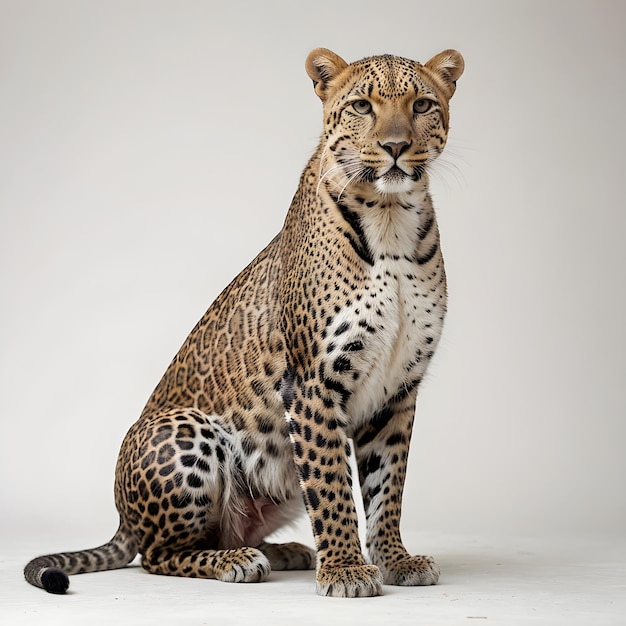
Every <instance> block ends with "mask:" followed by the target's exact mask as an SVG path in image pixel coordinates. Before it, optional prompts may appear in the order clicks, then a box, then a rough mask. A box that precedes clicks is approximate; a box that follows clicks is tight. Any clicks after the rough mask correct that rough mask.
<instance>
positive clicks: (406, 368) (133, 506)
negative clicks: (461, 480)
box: [24, 48, 464, 597]
mask: <svg viewBox="0 0 626 626" xmlns="http://www.w3.org/2000/svg"><path fill="white" fill-rule="evenodd" d="M305 67H306V72H307V74H308V77H309V78H310V79H311V80H312V83H313V89H314V91H315V93H316V94H317V96H318V97H319V98H320V100H321V103H322V110H323V130H322V133H321V136H320V140H319V144H318V146H317V148H316V149H315V151H314V152H313V154H312V156H311V158H310V160H309V162H308V164H307V165H306V167H305V168H304V171H303V172H302V175H301V177H300V181H299V185H298V187H297V190H296V192H295V195H294V197H293V200H292V202H291V205H290V207H289V209H288V211H287V214H286V218H285V221H284V224H283V226H282V229H281V230H280V232H279V234H278V235H277V236H276V237H275V238H274V239H273V240H272V241H271V242H270V243H269V244H268V245H267V247H266V248H265V249H264V250H263V251H262V252H261V253H260V254H259V255H258V256H257V257H256V258H255V259H254V260H253V261H252V262H251V263H250V264H249V265H248V266H247V267H246V268H245V269H244V270H243V271H241V273H240V274H239V275H238V276H237V277H236V278H235V279H234V280H233V281H232V282H231V283H230V284H229V285H228V286H227V287H226V288H225V289H224V290H223V291H222V292H221V294H220V295H219V296H218V297H217V298H216V300H215V301H214V302H213V303H212V304H211V305H210V307H209V308H208V310H207V312H206V313H205V314H204V316H203V317H202V318H201V319H200V321H199V322H198V323H197V325H196V326H195V327H194V328H193V330H192V331H191V333H190V334H189V336H188V337H187V339H186V340H185V342H184V343H183V345H182V347H181V348H180V351H179V352H178V353H177V354H176V356H175V357H174V359H173V360H172V362H171V364H170V365H169V367H168V368H167V370H166V372H165V374H164V375H163V377H162V379H161V380H160V382H159V383H158V385H157V386H156V388H155V390H154V392H153V393H152V395H151V397H150V398H149V400H148V402H147V404H146V406H145V408H144V410H143V412H142V413H141V415H140V417H139V419H138V420H137V422H136V423H135V424H134V425H133V426H132V427H131V428H130V430H129V431H128V433H127V434H126V436H125V438H124V440H123V443H122V445H121V449H120V453H119V457H118V460H117V465H116V471H115V485H114V494H115V505H116V508H117V511H118V512H119V527H118V530H117V532H116V533H115V535H114V536H113V538H112V539H111V540H110V541H109V542H108V543H106V544H104V545H102V546H100V547H97V548H94V549H89V550H83V551H74V552H64V553H58V554H51V555H47V556H41V557H38V558H35V559H33V560H32V561H30V562H29V563H28V564H27V565H26V567H25V569H24V575H25V578H26V580H27V581H28V582H29V583H31V584H32V585H35V586H37V587H40V588H43V589H45V590H46V591H48V592H51V593H59V594H63V593H65V592H66V591H67V590H68V587H69V576H70V575H73V574H79V573H84V572H95V571H103V570H110V569H115V568H122V567H125V566H127V565H128V564H129V563H131V562H132V561H133V560H134V559H135V558H136V557H137V555H140V556H141V559H140V562H141V566H142V567H143V568H144V570H146V571H147V572H149V573H154V574H162V575H170V576H182V577H190V578H204V579H216V580H219V581H225V582H261V581H264V580H266V579H267V577H268V576H269V575H270V573H271V571H272V570H276V571H281V570H315V583H316V587H315V588H316V592H317V593H318V594H319V595H321V596H332V597H367V596H378V595H382V593H383V586H384V585H401V586H418V585H432V584H436V583H437V582H438V580H439V576H440V569H439V566H438V565H437V563H436V562H435V560H434V559H433V558H432V557H430V556H421V555H417V556H415V555H411V554H410V553H409V552H408V551H407V550H406V548H405V546H404V544H403V541H402V538H401V533H400V519H401V508H402V500H403V491H404V483H405V477H406V471H407V462H408V456H409V444H410V440H411V436H412V431H413V424H414V418H415V412H416V401H417V393H418V388H419V387H420V384H421V382H422V380H423V378H424V376H425V373H426V370H427V367H428V365H429V363H430V362H431V360H432V357H433V355H434V353H435V349H436V347H437V345H438V343H439V339H440V336H441V332H442V329H443V322H444V318H445V314H446V309H447V283H446V274H445V269H444V263H443V256H442V252H441V246H440V233H439V228H438V225H437V220H436V215H435V210H434V205H433V201H432V196H431V193H430V190H429V174H431V173H432V169H433V163H435V162H436V159H437V158H438V157H439V155H440V154H441V153H442V151H443V149H444V146H445V145H446V143H447V139H448V132H449V115H450V114H449V111H450V108H449V101H450V98H451V97H452V95H453V94H454V93H455V91H456V84H457V79H458V78H459V77H460V76H461V74H462V73H463V71H464V60H463V57H462V56H461V54H460V53H459V52H457V51H456V50H452V49H448V50H444V51H443V52H441V53H439V54H437V55H435V56H434V57H432V58H431V59H430V60H429V61H427V62H425V63H423V64H422V63H420V62H417V61H413V60H410V59H408V58H404V57H400V56H395V55H390V54H383V55H378V56H371V57H367V58H364V59H361V60H359V61H355V62H352V63H347V62H346V61H344V60H343V59H342V58H341V57H340V56H338V55H337V54H335V53H334V52H332V51H330V50H328V49H325V48H317V49H315V50H313V51H312V52H311V53H310V54H309V55H308V57H307V58H306V63H305ZM351 458H352V459H353V461H351ZM351 467H354V468H355V469H357V472H356V473H358V476H357V477H353V471H352V469H351ZM355 478H356V479H357V480H358V485H357V484H355V480H354V479H355ZM359 487H360V502H361V506H362V511H363V512H364V513H363V512H362V513H359V509H358V503H359V500H358V499H357V496H358V495H359V493H358V491H359ZM305 513H306V514H307V515H308V518H309V521H310V527H311V531H312V535H313V541H314V549H312V548H311V547H309V546H306V545H304V544H303V543H298V542H288V543H278V542H273V541H268V538H269V539H271V538H272V535H273V534H274V533H276V531H278V530H279V529H281V528H283V527H285V526H287V525H289V524H291V523H294V521H297V520H298V518H299V517H300V516H301V515H302V516H303V517H304V514H305ZM359 515H361V523H363V519H364V520H365V532H364V535H363V537H364V539H363V543H364V545H362V543H361V539H360V535H359Z"/></svg>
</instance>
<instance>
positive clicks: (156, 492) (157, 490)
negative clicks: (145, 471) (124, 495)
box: [150, 479, 163, 498]
mask: <svg viewBox="0 0 626 626" xmlns="http://www.w3.org/2000/svg"><path fill="white" fill-rule="evenodd" d="M150 491H151V492H152V495H153V496H154V497H155V498H160V497H161V494H162V492H163V489H162V487H161V481H159V480H156V479H155V480H153V481H152V482H151V483H150Z"/></svg>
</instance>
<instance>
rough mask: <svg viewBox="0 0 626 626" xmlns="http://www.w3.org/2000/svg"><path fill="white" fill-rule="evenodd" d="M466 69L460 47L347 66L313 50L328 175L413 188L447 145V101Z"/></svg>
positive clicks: (311, 71)
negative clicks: (422, 58) (426, 57)
mask: <svg viewBox="0 0 626 626" xmlns="http://www.w3.org/2000/svg"><path fill="white" fill-rule="evenodd" d="M463 68H464V62H463V57H462V56H461V55H460V54H459V53H458V52H457V51H456V50H445V51H444V52H441V53H440V54H438V55H436V56H434V57H433V58H432V59H430V61H428V62H427V63H425V64H424V65H422V64H421V63H418V62H417V61H411V60H409V59H404V58H402V57H397V56H392V55H382V56H375V57H370V58H367V59H363V60H361V61H356V62H355V63H350V64H348V63H346V62H345V61H344V60H343V59H342V58H341V57H339V56H337V55H336V54H335V53H334V52H331V51H330V50H326V49H325V48H318V49H316V50H313V51H312V52H311V53H310V54H309V56H308V57H307V60H306V70H307V73H308V75H309V76H310V78H311V79H312V80H313V84H314V86H315V92H316V93H317V95H318V96H319V97H320V98H321V100H322V102H323V105H324V132H323V135H322V145H323V151H322V156H321V159H322V161H321V166H322V167H321V177H322V178H327V179H328V180H329V181H331V182H332V183H334V184H335V185H336V186H337V187H338V188H340V189H345V188H346V187H347V186H350V185H370V186H371V185H373V186H374V187H375V189H376V190H377V191H378V192H379V193H383V194H394V193H405V192H410V191H411V190H412V189H414V188H415V186H416V185H418V184H419V181H420V180H421V179H423V178H424V175H425V174H426V172H427V171H428V167H429V165H430V163H432V162H433V161H434V160H435V159H436V158H437V157H438V156H439V154H441V152H442V150H443V148H444V146H445V144H446V140H447V136H448V120H449V109H448V103H449V101H450V98H451V97H452V95H453V94H454V91H455V89H456V81H457V79H458V78H459V77H460V76H461V74H462V73H463Z"/></svg>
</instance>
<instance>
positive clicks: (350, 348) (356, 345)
mask: <svg viewBox="0 0 626 626" xmlns="http://www.w3.org/2000/svg"><path fill="white" fill-rule="evenodd" d="M343 349H344V350H345V351H346V352H358V351H359V350H363V342H362V341H352V342H350V343H347V344H346V345H345V346H344V347H343Z"/></svg>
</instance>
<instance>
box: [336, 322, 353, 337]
mask: <svg viewBox="0 0 626 626" xmlns="http://www.w3.org/2000/svg"><path fill="white" fill-rule="evenodd" d="M349 328H350V323H349V322H344V323H343V324H341V326H339V328H337V330H336V331H335V336H338V335H342V334H343V333H345V332H346V331H347V330H349Z"/></svg>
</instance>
